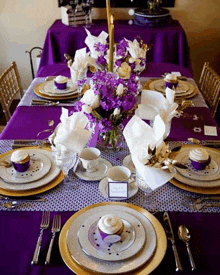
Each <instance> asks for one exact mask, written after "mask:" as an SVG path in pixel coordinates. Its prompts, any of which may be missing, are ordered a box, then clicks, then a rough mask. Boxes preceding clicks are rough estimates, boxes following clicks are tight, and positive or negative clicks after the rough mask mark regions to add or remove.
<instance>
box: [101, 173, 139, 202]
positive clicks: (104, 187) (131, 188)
mask: <svg viewBox="0 0 220 275" xmlns="http://www.w3.org/2000/svg"><path fill="white" fill-rule="evenodd" d="M99 191H100V192H101V193H102V195H103V196H104V197H105V198H106V199H107V198H108V178H107V177H105V178H104V179H102V180H101V181H100V183H99ZM137 192H138V185H137V182H136V181H135V180H134V181H132V182H131V183H129V185H128V199H130V198H131V197H133V196H134V195H136V194H137ZM111 200H115V201H119V200H125V198H111Z"/></svg>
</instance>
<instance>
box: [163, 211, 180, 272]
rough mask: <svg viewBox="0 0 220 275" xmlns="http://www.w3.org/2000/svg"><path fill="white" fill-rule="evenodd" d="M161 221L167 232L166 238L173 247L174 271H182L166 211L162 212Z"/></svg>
mask: <svg viewBox="0 0 220 275" xmlns="http://www.w3.org/2000/svg"><path fill="white" fill-rule="evenodd" d="M163 221H164V227H165V231H166V234H167V239H168V240H170V241H171V243H172V248H173V253H174V257H175V263H176V271H182V270H183V269H182V265H181V262H180V258H179V254H178V251H177V248H176V244H175V238H174V234H173V228H172V225H171V222H170V217H169V214H168V213H167V212H164V214H163Z"/></svg>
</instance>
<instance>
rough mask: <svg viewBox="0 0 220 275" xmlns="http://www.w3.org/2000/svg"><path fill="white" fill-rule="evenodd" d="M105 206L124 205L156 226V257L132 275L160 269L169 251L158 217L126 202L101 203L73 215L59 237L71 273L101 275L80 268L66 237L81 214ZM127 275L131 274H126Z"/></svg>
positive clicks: (62, 253)
mask: <svg viewBox="0 0 220 275" xmlns="http://www.w3.org/2000/svg"><path fill="white" fill-rule="evenodd" d="M103 205H122V206H126V207H129V208H132V209H134V210H136V211H139V212H140V213H142V214H143V215H144V216H145V217H147V218H148V219H149V221H150V222H151V223H152V225H153V226H154V229H155V232H156V236H157V246H156V250H155V252H154V255H153V256H152V258H151V259H150V260H149V261H148V262H147V264H146V265H144V266H142V267H140V268H138V269H137V270H136V271H132V275H146V274H150V273H151V272H152V271H153V270H154V269H155V268H157V267H158V265H159V264H160V263H161V261H162V260H163V258H164V256H165V253H166V250H167V238H166V234H165V231H164V229H163V226H162V225H161V223H160V222H159V220H158V219H157V218H156V217H154V216H153V215H152V214H151V213H149V212H148V211H147V210H145V209H144V208H142V207H140V206H136V205H133V204H129V203H125V202H101V203H97V204H93V205H89V206H87V207H85V208H83V209H81V210H79V211H78V212H76V213H75V214H73V215H72V216H71V217H70V218H69V219H68V220H67V222H66V223H65V224H64V226H63V228H62V230H61V232H60V236H59V250H60V254H61V257H62V259H63V261H64V263H65V264H66V266H67V267H68V268H69V269H70V270H71V271H73V272H75V273H76V274H77V275H94V274H100V273H96V272H95V271H94V272H91V271H89V270H86V269H85V268H83V267H82V266H80V265H79V264H77V263H76V262H75V261H74V260H73V259H72V257H71V255H70V253H69V250H68V247H67V244H66V235H67V232H68V229H69V227H70V225H71V223H72V222H73V221H74V220H75V219H76V218H77V217H78V216H79V215H80V214H81V213H83V212H85V211H87V210H88V209H91V208H94V207H99V206H103ZM126 274H129V273H126Z"/></svg>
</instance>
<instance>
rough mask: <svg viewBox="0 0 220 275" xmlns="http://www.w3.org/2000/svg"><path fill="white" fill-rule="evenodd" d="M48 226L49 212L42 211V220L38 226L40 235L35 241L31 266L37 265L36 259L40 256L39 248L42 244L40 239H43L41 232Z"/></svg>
mask: <svg viewBox="0 0 220 275" xmlns="http://www.w3.org/2000/svg"><path fill="white" fill-rule="evenodd" d="M49 224H50V211H44V212H43V213H42V218H41V224H40V235H39V237H38V240H37V245H36V248H35V251H34V256H33V260H32V262H31V264H37V263H38V257H39V254H40V248H41V243H42V237H43V232H44V230H45V229H47V228H48V227H49Z"/></svg>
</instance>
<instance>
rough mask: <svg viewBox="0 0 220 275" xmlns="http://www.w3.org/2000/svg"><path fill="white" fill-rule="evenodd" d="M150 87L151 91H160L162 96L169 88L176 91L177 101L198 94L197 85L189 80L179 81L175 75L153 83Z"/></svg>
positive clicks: (168, 75)
mask: <svg viewBox="0 0 220 275" xmlns="http://www.w3.org/2000/svg"><path fill="white" fill-rule="evenodd" d="M148 87H149V89H150V90H153V91H158V92H160V93H162V94H165V90H166V88H167V87H168V88H170V89H174V90H175V99H176V100H180V99H181V98H184V99H188V98H191V97H194V96H195V95H196V94H197V93H198V90H197V89H196V86H195V84H193V83H192V82H190V81H187V80H180V79H178V76H177V75H176V74H174V73H170V74H166V75H165V77H164V78H161V79H156V80H153V81H151V82H150V83H149V84H148Z"/></svg>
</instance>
